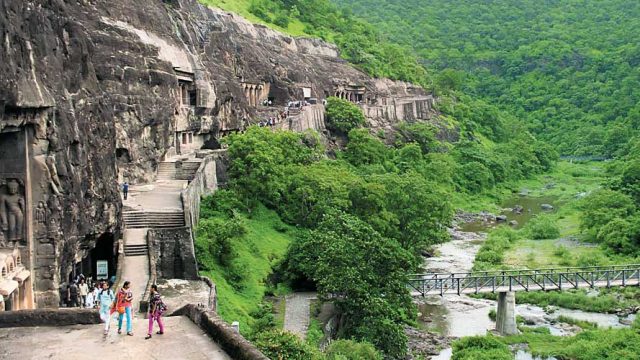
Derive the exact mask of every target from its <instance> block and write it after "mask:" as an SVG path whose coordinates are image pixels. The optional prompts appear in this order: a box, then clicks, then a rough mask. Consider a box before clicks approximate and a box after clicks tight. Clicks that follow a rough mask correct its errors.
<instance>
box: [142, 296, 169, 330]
mask: <svg viewBox="0 0 640 360" xmlns="http://www.w3.org/2000/svg"><path fill="white" fill-rule="evenodd" d="M166 310H167V306H166V305H165V304H164V302H163V301H162V297H160V293H159V292H158V285H156V284H153V285H151V296H149V331H148V332H147V336H146V337H145V338H144V339H145V340H148V339H151V334H152V333H153V321H154V320H155V321H157V322H158V327H160V330H159V331H158V332H157V333H156V334H158V335H162V334H164V324H163V323H162V314H164V312H165V311H166Z"/></svg>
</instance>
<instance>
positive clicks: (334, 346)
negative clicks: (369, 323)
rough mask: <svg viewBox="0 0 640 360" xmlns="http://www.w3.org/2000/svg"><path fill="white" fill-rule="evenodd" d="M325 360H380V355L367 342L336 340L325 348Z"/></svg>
mask: <svg viewBox="0 0 640 360" xmlns="http://www.w3.org/2000/svg"><path fill="white" fill-rule="evenodd" d="M325 353H326V355H327V360H382V355H381V354H380V353H378V352H377V351H376V349H375V348H374V347H373V346H372V345H371V344H369V343H358V342H355V341H353V340H337V341H334V342H332V343H331V345H329V347H328V348H327V350H326V352H325Z"/></svg>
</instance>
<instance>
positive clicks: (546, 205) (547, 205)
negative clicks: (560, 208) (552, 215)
mask: <svg viewBox="0 0 640 360" xmlns="http://www.w3.org/2000/svg"><path fill="white" fill-rule="evenodd" d="M540 208H541V209H542V210H544V211H551V210H553V205H550V204H542V205H540Z"/></svg>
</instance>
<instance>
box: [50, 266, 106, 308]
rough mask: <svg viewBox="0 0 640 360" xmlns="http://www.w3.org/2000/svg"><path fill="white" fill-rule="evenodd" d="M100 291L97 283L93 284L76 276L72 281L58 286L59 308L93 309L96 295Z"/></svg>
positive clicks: (83, 277)
mask: <svg viewBox="0 0 640 360" xmlns="http://www.w3.org/2000/svg"><path fill="white" fill-rule="evenodd" d="M98 290H100V285H99V283H97V282H96V283H93V282H92V280H91V278H89V279H88V280H87V279H86V278H85V276H84V275H82V274H80V275H78V276H77V277H76V278H75V279H74V280H73V281H70V282H69V283H68V284H67V283H62V284H61V285H60V289H59V293H60V304H59V305H60V307H83V308H94V307H95V303H96V294H97V291H98Z"/></svg>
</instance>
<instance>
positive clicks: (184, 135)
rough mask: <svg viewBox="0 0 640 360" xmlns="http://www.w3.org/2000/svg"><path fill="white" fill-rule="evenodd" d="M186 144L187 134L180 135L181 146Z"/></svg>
mask: <svg viewBox="0 0 640 360" xmlns="http://www.w3.org/2000/svg"><path fill="white" fill-rule="evenodd" d="M186 143H187V133H182V144H183V145H184V144H186Z"/></svg>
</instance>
